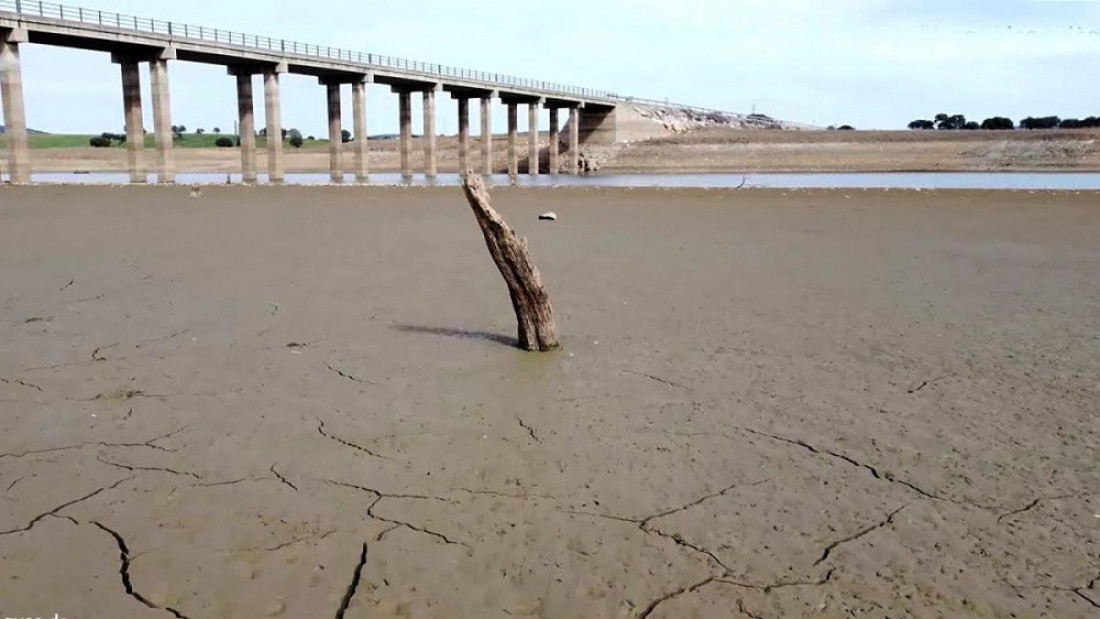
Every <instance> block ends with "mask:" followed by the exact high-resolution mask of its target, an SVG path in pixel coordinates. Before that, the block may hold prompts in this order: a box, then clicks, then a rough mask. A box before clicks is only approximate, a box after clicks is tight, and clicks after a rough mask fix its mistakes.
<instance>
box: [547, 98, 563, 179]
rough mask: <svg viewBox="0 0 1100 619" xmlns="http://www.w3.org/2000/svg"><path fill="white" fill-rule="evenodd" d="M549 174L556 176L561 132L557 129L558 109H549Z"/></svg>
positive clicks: (558, 164) (558, 170)
mask: <svg viewBox="0 0 1100 619" xmlns="http://www.w3.org/2000/svg"><path fill="white" fill-rule="evenodd" d="M549 111H550V174H555V175H556V174H558V173H559V172H560V171H561V170H560V169H559V166H560V161H559V152H560V150H561V148H560V145H561V130H560V129H559V128H558V108H556V107H552V108H550V110H549Z"/></svg>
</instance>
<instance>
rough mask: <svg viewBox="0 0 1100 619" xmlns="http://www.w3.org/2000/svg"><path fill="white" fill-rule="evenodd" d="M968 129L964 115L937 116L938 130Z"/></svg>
mask: <svg viewBox="0 0 1100 619" xmlns="http://www.w3.org/2000/svg"><path fill="white" fill-rule="evenodd" d="M964 127H966V116H964V115H962V114H952V115H950V116H948V115H947V114H936V129H939V130H941V131H957V130H959V129H962V128H964Z"/></svg>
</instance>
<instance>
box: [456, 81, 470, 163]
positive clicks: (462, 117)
mask: <svg viewBox="0 0 1100 619" xmlns="http://www.w3.org/2000/svg"><path fill="white" fill-rule="evenodd" d="M469 153H470V100H469V99H467V98H466V97H459V99H458V173H459V174H465V173H466V171H467V170H466V169H467V168H468V167H469V165H470V161H469Z"/></svg>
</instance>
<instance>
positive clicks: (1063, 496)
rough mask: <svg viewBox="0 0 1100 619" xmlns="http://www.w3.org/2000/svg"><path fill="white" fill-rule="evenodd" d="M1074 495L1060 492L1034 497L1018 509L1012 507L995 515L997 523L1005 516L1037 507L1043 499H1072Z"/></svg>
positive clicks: (1018, 513)
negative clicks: (1010, 509) (1058, 493)
mask: <svg viewBox="0 0 1100 619" xmlns="http://www.w3.org/2000/svg"><path fill="white" fill-rule="evenodd" d="M1074 496H1075V495H1072V494H1060V495H1058V496H1049V497H1044V496H1041V497H1039V498H1037V499H1035V500H1034V501H1032V502H1030V503H1028V504H1027V505H1024V506H1023V507H1021V508H1020V509H1014V510H1012V511H1009V512H1005V513H1003V514H1001V515H1000V516H997V523H998V524H1000V523H1001V522H1003V521H1004V520H1005V519H1006V518H1011V517H1012V516H1018V515H1020V514H1023V513H1027V512H1029V511H1031V510H1033V509H1035V508H1036V507H1038V506H1039V504H1040V503H1042V502H1043V501H1058V500H1060V499H1072V498H1073V497H1074Z"/></svg>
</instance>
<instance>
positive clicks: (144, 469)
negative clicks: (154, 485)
mask: <svg viewBox="0 0 1100 619" xmlns="http://www.w3.org/2000/svg"><path fill="white" fill-rule="evenodd" d="M96 460H98V461H99V462H101V463H102V464H106V465H107V466H113V467H115V468H119V469H124V470H127V471H131V472H135V473H136V472H155V473H169V474H171V475H179V476H180V477H190V478H192V479H197V480H199V481H202V479H203V478H202V475H199V474H198V473H192V472H191V471H179V470H176V469H172V468H168V467H163V466H133V465H130V464H122V463H121V462H112V461H110V460H107V459H106V458H104V457H103V456H99V457H97V458H96Z"/></svg>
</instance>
